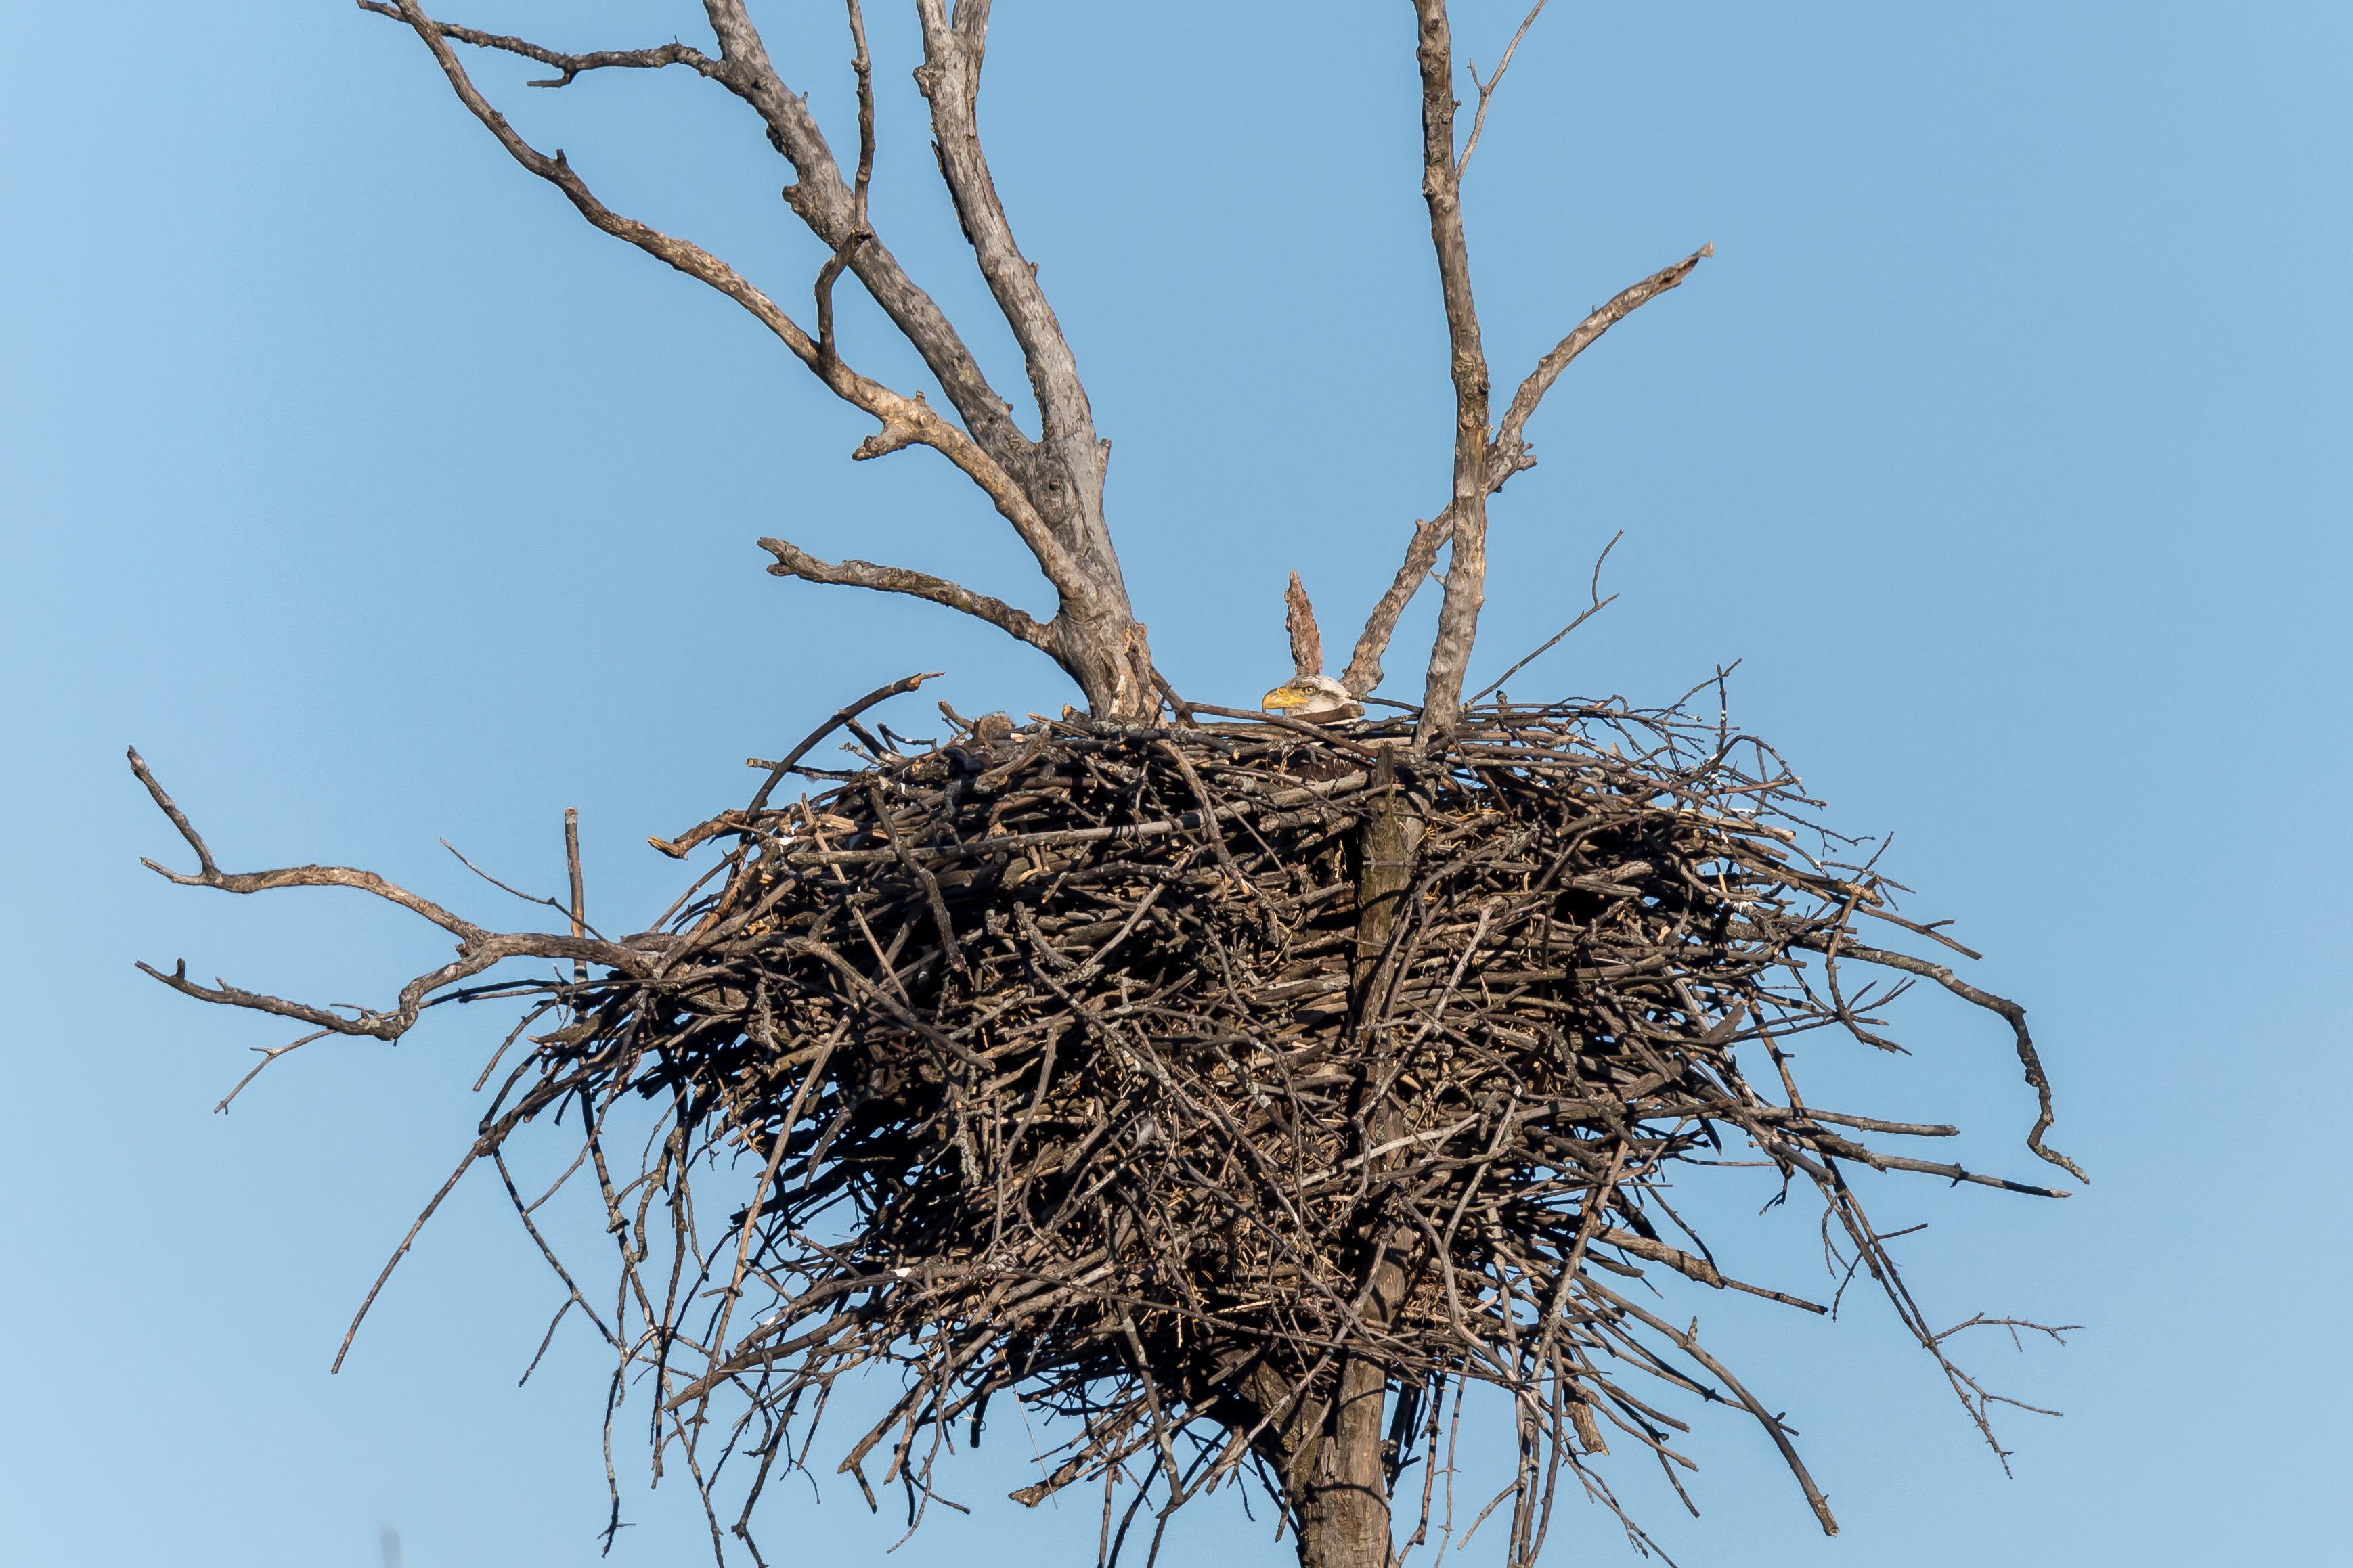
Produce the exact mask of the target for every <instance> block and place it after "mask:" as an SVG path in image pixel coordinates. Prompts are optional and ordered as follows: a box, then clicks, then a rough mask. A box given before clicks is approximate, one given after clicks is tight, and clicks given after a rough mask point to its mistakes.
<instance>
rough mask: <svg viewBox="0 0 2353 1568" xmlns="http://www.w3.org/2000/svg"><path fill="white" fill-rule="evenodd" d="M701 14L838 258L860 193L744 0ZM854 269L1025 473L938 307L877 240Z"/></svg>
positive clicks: (970, 424) (1018, 438)
mask: <svg viewBox="0 0 2353 1568" xmlns="http://www.w3.org/2000/svg"><path fill="white" fill-rule="evenodd" d="M401 3H402V4H404V5H406V3H407V0H401ZM702 8H703V13H704V15H705V16H707V17H708V18H709V19H710V23H711V29H712V34H713V35H714V36H715V37H717V38H718V40H719V53H720V63H719V66H718V68H716V69H715V70H714V71H713V72H712V80H714V81H717V82H718V83H719V84H720V85H721V86H723V87H724V88H726V89H728V90H729V91H730V92H732V93H733V94H734V95H735V96H736V97H737V98H739V99H741V100H744V102H745V103H746V104H748V105H750V106H751V108H752V110H754V112H755V113H757V114H758V115H759V116H760V119H761V121H762V122H763V123H765V125H766V126H767V129H768V141H769V142H770V144H772V145H773V146H774V147H775V148H776V151H777V152H778V153H782V154H783V155H784V157H785V160H786V162H787V163H791V164H792V166H793V172H794V173H795V174H797V175H798V176H799V177H798V179H797V181H796V182H795V183H794V184H791V185H789V186H787V187H786V191H785V200H786V203H787V204H789V205H791V207H792V209H793V213H794V215H795V216H797V217H798V218H799V219H800V220H801V221H802V222H803V223H804V224H807V226H808V228H809V232H810V233H812V234H814V235H816V236H817V237H818V239H819V240H820V241H822V242H823V243H824V244H825V246H826V247H828V249H830V250H833V251H834V252H836V253H837V254H839V253H842V252H844V251H846V250H849V248H850V240H851V238H852V237H853V236H854V235H855V234H856V233H857V232H858V229H859V226H860V213H859V211H858V204H857V200H856V194H855V191H854V189H853V187H852V186H851V185H850V184H849V182H847V181H845V180H844V179H843V178H842V177H841V168H840V165H839V163H837V162H836V161H835V159H834V156H833V150H832V148H831V146H830V145H829V144H828V142H827V141H826V139H825V132H824V131H823V130H822V129H820V128H819V126H818V122H817V119H816V117H815V116H814V115H812V114H811V113H810V112H809V109H808V103H807V100H805V99H803V98H802V97H801V96H800V95H799V94H798V93H796V92H794V91H793V90H792V89H790V88H789V87H787V86H786V85H785V81H784V79H783V78H782V77H781V76H779V75H778V74H777V71H776V66H775V64H774V63H773V62H772V61H771V60H770V59H769V58H768V51H767V46H766V45H765V43H763V42H762V40H761V37H760V31H759V29H758V28H757V27H755V26H753V24H752V19H751V17H750V16H749V15H747V14H746V12H745V10H744V5H743V0H703V7H702ZM849 270H850V271H851V272H852V273H854V274H855V275H856V276H857V278H858V280H859V281H860V283H862V284H864V285H865V287H866V291H867V292H868V293H869V294H870V295H871V296H872V297H873V300H874V302H875V303H876V304H878V305H880V306H881V308H882V310H883V313H884V314H885V315H887V316H889V317H890V318H891V320H892V323H893V324H894V325H895V326H897V327H898V329H899V331H900V332H901V333H902V334H903V335H904V336H905V338H906V339H907V341H908V342H910V343H911V344H913V347H914V349H915V352H916V353H919V354H921V355H922V356H923V363H924V364H925V365H926V366H928V367H929V368H930V370H931V373H932V374H933V375H934V377H935V378H936V379H937V380H938V382H939V384H940V389H941V390H942V391H943V392H944V393H945V394H946V395H947V399H948V401H949V403H950V404H952V405H954V406H955V410H956V413H957V414H958V415H959V416H961V417H962V418H963V420H964V423H965V429H967V430H969V431H970V432H971V433H972V437H973V439H974V440H975V441H976V442H978V443H979V444H980V447H981V448H982V450H984V451H986V452H987V454H988V455H989V456H990V457H991V458H994V459H995V460H996V461H997V463H998V465H999V466H1001V467H1003V468H1006V469H1007V470H1008V472H1010V473H1013V474H1016V475H1019V474H1022V473H1023V472H1025V470H1026V469H1027V468H1028V466H1029V460H1030V449H1031V442H1030V440H1029V437H1027V436H1026V435H1024V434H1023V433H1022V432H1021V430H1020V428H1019V426H1016V425H1015V424H1014V423H1013V407H1012V405H1011V404H1009V403H1008V402H1007V401H1006V400H1005V399H1004V398H1003V397H1001V396H999V395H997V389H996V388H994V387H992V386H991V385H989V384H988V378H987V375H985V374H983V373H982V371H981V368H980V362H979V361H978V360H977V359H976V358H975V357H974V355H973V353H972V351H971V349H969V348H968V347H966V346H965V342H964V339H963V338H962V337H961V336H960V335H959V334H958V333H957V331H956V330H955V325H954V324H953V323H952V322H950V321H949V320H948V319H947V316H946V315H945V314H944V312H943V311H942V310H940V308H939V305H938V303H937V301H935V300H933V298H932V297H931V296H930V295H929V294H927V293H925V292H924V291H923V289H920V288H918V287H917V286H916V285H915V282H914V280H913V279H910V278H909V277H908V276H907V274H906V271H905V269H904V268H902V267H901V266H900V265H899V261H898V258H896V257H894V256H893V255H892V253H891V249H890V247H888V246H887V245H885V244H883V243H882V242H881V239H879V238H876V239H873V240H870V241H868V242H866V243H863V244H860V245H858V246H857V247H855V250H854V252H852V253H851V255H850V261H849ZM1057 586H1059V584H1057Z"/></svg>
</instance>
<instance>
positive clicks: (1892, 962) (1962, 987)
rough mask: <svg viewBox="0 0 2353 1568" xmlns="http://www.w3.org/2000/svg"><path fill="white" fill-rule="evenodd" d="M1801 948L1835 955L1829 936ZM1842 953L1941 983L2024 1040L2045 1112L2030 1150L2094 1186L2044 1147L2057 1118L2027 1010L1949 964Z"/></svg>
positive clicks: (1802, 941) (1870, 951)
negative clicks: (1970, 980)
mask: <svg viewBox="0 0 2353 1568" xmlns="http://www.w3.org/2000/svg"><path fill="white" fill-rule="evenodd" d="M1798 945H1799V946H1800V947H1803V948H1808V949H1810V950H1811V951H1813V952H1830V951H1831V939H1830V938H1829V937H1825V936H1808V937H1801V938H1799V942H1798ZM1837 949H1838V952H1837V956H1839V957H1841V958H1851V959H1853V960H1855V961H1856V962H1858V963H1876V964H1879V965H1881V966H1882V967H1883V968H1887V969H1898V970H1902V971H1903V972H1904V973H1906V974H1917V975H1919V976H1920V977H1921V978H1923V979H1925V980H1933V981H1935V982H1936V984H1939V985H1941V986H1943V987H1944V988H1945V989H1946V990H1947V991H1949V992H1951V993H1952V994H1954V995H1956V996H1958V997H1960V998H1961V999H1962V1000H1963V1001H1965V1002H1974V1003H1975V1004H1977V1005H1978V1006H1980V1007H1983V1008H1984V1009H1985V1010H1986V1011H1988V1012H1989V1013H1997V1014H2000V1016H2001V1017H2002V1018H2003V1019H2004V1020H2005V1021H2006V1022H2007V1023H2008V1024H2009V1025H2010V1029H2011V1030H2012V1032H2014V1033H2015V1034H2016V1035H2017V1037H2018V1061H2019V1065H2020V1066H2021V1067H2022V1068H2025V1069H2026V1082H2027V1085H2028V1087H2030V1088H2031V1089H2033V1090H2034V1096H2035V1101H2036V1104H2037V1106H2038V1108H2039V1113H2038V1114H2037V1115H2036V1117H2035V1119H2034V1130H2033V1131H2031V1132H2029V1133H2028V1134H2027V1135H2026V1146H2027V1148H2029V1149H2031V1150H2032V1151H2033V1152H2034V1153H2035V1154H2036V1155H2037V1156H2039V1157H2040V1158H2042V1159H2044V1160H2048V1161H2049V1162H2050V1163H2052V1164H2054V1165H2056V1166H2058V1167H2059V1168H2060V1169H2061V1170H2063V1171H2065V1172H2066V1173H2068V1174H2069V1175H2072V1176H2073V1177H2074V1178H2075V1179H2076V1180H2077V1181H2079V1182H2082V1183H2084V1184H2087V1185H2088V1184H2090V1182H2091V1180H2092V1178H2091V1177H2089V1176H2087V1175H2085V1174H2084V1167H2083V1166H2081V1165H2078V1164H2077V1163H2075V1162H2074V1161H2073V1160H2070V1159H2069V1158H2067V1156H2066V1155H2064V1154H2062V1153H2061V1152H2059V1151H2058V1150H2056V1149H2046V1148H2044V1147H2043V1146H2042V1135H2043V1134H2044V1133H2045V1132H2048V1131H2051V1122H2052V1115H2053V1112H2052V1108H2051V1079H2050V1077H2049V1075H2048V1074H2046V1073H2044V1072H2043V1070H2042V1054H2041V1053H2040V1052H2038V1051H2036V1050H2035V1048H2034V1037H2033V1036H2032V1035H2031V1034H2029V1033H2027V1029H2026V1009H2025V1008H2023V1007H2021V1006H2020V1005H2018V1004H2017V1003H2015V1002H2013V1001H2011V1000H2010V998H2009V997H2007V996H1997V995H1995V994H1993V993H1992V992H1990V991H1981V990H1979V989H1978V987H1976V986H1974V985H1972V984H1969V983H1968V981H1966V980H1964V979H1962V978H1961V977H1960V976H1959V975H1957V974H1956V973H1953V972H1952V971H1951V970H1949V969H1947V968H1946V967H1945V966H1944V965H1943V964H1941V963H1930V962H1929V961H1928V960H1927V959H1925V958H1914V957H1913V956H1912V955H1911V954H1909V953H1905V952H1888V951H1886V950H1885V949H1883V948H1876V947H1863V946H1861V945H1859V944H1857V943H1855V942H1839V943H1838V944H1837ZM1940 1174H1941V1172H1940Z"/></svg>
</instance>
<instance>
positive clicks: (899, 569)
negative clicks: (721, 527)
mask: <svg viewBox="0 0 2353 1568" xmlns="http://www.w3.org/2000/svg"><path fill="white" fill-rule="evenodd" d="M760 548H761V549H763V550H765V551H767V552H769V553H770V554H772V555H774V556H775V557H776V564H775V565H774V566H771V567H769V568H768V572H769V574H770V575H772V576H776V577H798V578H800V579H801V580H802V581H804V582H808V583H829V584H837V585H839V586H843V587H849V588H871V589H873V590H874V591H875V592H877V593H881V594H907V595H913V597H915V598H918V599H929V600H930V601H931V602H932V603H933V604H934V605H946V606H947V607H948V608H949V609H951V610H962V611H963V612H964V613H965V615H967V616H977V617H978V618H980V619H981V620H984V621H987V623H988V624H989V625H990V626H995V627H997V629H998V630H999V631H1002V632H1007V633H1009V634H1010V635H1012V636H1014V637H1019V638H1020V639H1021V640H1022V641H1023V642H1026V643H1028V644H1029V646H1030V647H1034V648H1039V649H1042V650H1044V651H1045V652H1047V653H1049V654H1059V652H1060V650H1059V649H1058V648H1057V647H1056V646H1055V642H1054V634H1053V631H1052V629H1051V628H1050V627H1049V626H1047V625H1045V623H1043V622H1041V621H1039V620H1038V619H1037V618H1036V617H1034V616H1031V615H1029V613H1028V612H1027V611H1024V610H1018V609H1015V608H1014V607H1013V606H1012V605H1008V604H1007V603H1006V602H1005V601H1004V600H1002V599H993V598H991V597H989V596H988V595H987V594H976V593H974V592H973V591H972V590H971V589H969V588H967V587H965V586H964V585H963V584H960V583H951V582H949V581H948V580H947V579H946V578H944V577H934V576H932V575H931V574H928V573H923V572H911V571H909V570H907V569H906V568H905V567H903V566H877V565H876V564H875V563H872V562H871V561H840V562H833V561H820V560H818V558H817V557H816V556H814V555H811V554H809V553H808V552H807V551H805V550H803V549H801V548H800V547H799V546H798V545H796V544H792V543H789V542H786V541H785V540H782V539H763V540H762V541H760Z"/></svg>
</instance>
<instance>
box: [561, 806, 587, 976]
mask: <svg viewBox="0 0 2353 1568" xmlns="http://www.w3.org/2000/svg"><path fill="white" fill-rule="evenodd" d="M564 863H565V866H566V867H568V868H570V869H571V872H572V934H573V935H574V936H586V934H587V933H588V926H587V910H588V906H587V895H586V892H585V891H584V890H583V889H582V887H581V881H580V808H579V807H577V806H572V805H567V806H565V808H564ZM572 981H573V984H575V985H586V984H588V961H587V960H586V959H585V958H575V959H574V960H573V961H572Z"/></svg>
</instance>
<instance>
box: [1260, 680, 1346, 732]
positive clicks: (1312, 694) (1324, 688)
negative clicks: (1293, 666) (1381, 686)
mask: <svg viewBox="0 0 2353 1568" xmlns="http://www.w3.org/2000/svg"><path fill="white" fill-rule="evenodd" d="M1259 706H1260V707H1261V708H1263V709H1265V710H1267V711H1268V712H1270V713H1280V714H1282V715H1283V716H1284V717H1285V718H1289V719H1303V720H1305V721H1307V722H1308V723H1310V724H1338V723H1342V722H1344V721H1347V720H1350V719H1361V718H1363V717H1364V716H1365V705H1364V704H1363V703H1361V702H1359V701H1357V700H1356V699H1355V698H1354V697H1351V696H1349V695H1348V689H1347V688H1346V687H1345V686H1343V685H1341V684H1340V683H1339V682H1338V681H1336V680H1335V679H1332V678H1331V677H1330V676H1328V675H1294V676H1293V677H1292V678H1291V679H1289V680H1287V681H1285V682H1284V683H1283V684H1282V685H1281V686H1278V687H1276V688H1275V689H1273V690H1271V691H1270V692H1268V693H1267V694H1266V695H1265V696H1264V697H1263V698H1261V699H1260V700H1259Z"/></svg>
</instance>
